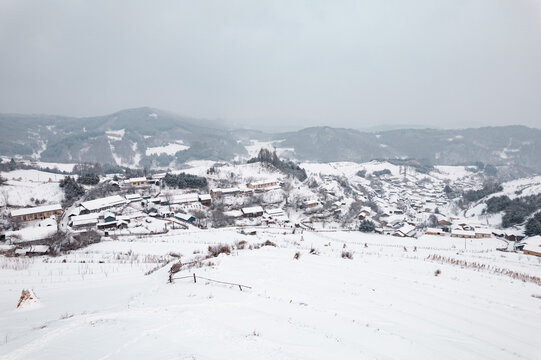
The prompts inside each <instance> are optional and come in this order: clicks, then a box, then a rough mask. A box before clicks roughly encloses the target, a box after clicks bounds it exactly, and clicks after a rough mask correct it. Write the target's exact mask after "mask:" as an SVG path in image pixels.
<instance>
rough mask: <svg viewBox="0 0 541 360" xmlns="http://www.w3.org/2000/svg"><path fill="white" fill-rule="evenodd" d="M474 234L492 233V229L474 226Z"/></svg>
mask: <svg viewBox="0 0 541 360" xmlns="http://www.w3.org/2000/svg"><path fill="white" fill-rule="evenodd" d="M475 233H476V234H489V235H490V234H492V230H490V229H486V228H476V229H475Z"/></svg>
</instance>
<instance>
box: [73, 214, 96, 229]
mask: <svg viewBox="0 0 541 360" xmlns="http://www.w3.org/2000/svg"><path fill="white" fill-rule="evenodd" d="M98 220H99V214H97V213H92V214H86V215H79V216H73V217H71V218H70V222H69V224H68V225H69V226H70V227H71V228H72V229H73V230H90V229H95V228H96V225H97V224H98Z"/></svg>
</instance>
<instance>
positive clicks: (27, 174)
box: [0, 170, 64, 206]
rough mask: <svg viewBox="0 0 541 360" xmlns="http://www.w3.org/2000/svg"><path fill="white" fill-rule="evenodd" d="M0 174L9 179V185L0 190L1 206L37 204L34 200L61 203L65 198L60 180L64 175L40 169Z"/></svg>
mask: <svg viewBox="0 0 541 360" xmlns="http://www.w3.org/2000/svg"><path fill="white" fill-rule="evenodd" d="M0 176H2V177H4V178H6V179H8V181H7V186H3V187H2V189H1V191H0V206H4V205H5V204H6V203H7V204H8V205H10V206H29V205H32V206H35V203H34V201H35V200H40V201H43V200H45V203H47V204H49V203H59V202H60V201H61V200H62V198H63V196H64V195H63V193H62V189H61V188H60V187H59V186H58V182H59V181H60V180H62V179H63V178H64V175H59V174H53V173H48V172H44V171H38V170H15V171H9V172H0Z"/></svg>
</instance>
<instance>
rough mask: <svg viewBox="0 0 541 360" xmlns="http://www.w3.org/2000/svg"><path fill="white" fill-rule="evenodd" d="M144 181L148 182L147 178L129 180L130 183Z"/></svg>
mask: <svg viewBox="0 0 541 360" xmlns="http://www.w3.org/2000/svg"><path fill="white" fill-rule="evenodd" d="M143 181H147V178H146V177H144V176H143V177H136V178H129V179H128V182H143Z"/></svg>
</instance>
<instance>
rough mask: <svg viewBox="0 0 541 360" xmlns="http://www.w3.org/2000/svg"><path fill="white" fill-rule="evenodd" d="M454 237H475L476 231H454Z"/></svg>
mask: <svg viewBox="0 0 541 360" xmlns="http://www.w3.org/2000/svg"><path fill="white" fill-rule="evenodd" d="M453 235H462V236H475V231H467V230H453Z"/></svg>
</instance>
